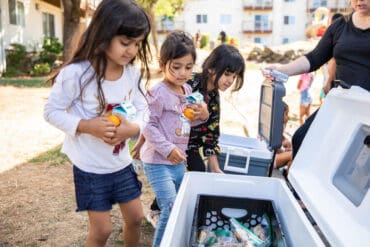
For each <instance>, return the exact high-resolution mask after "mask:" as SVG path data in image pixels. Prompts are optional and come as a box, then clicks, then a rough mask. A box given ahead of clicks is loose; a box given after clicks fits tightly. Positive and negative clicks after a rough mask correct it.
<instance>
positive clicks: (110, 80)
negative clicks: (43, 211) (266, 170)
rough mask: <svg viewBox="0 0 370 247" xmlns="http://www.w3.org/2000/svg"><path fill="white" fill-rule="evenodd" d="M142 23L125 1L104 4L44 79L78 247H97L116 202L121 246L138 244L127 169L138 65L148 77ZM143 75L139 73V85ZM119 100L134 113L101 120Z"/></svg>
mask: <svg viewBox="0 0 370 247" xmlns="http://www.w3.org/2000/svg"><path fill="white" fill-rule="evenodd" d="M149 33H150V21H149V18H148V16H147V15H146V13H145V11H144V10H143V9H142V8H141V7H140V6H139V5H138V4H136V3H135V2H134V1H131V0H105V1H102V2H101V3H100V4H99V6H98V8H97V9H96V11H95V13H94V16H93V18H92V20H91V23H90V25H89V26H88V28H87V30H86V31H85V32H84V34H83V35H82V37H81V40H80V42H79V45H78V48H77V51H76V52H75V53H74V55H73V57H72V60H71V61H70V62H69V63H68V64H67V65H66V66H65V67H64V68H62V69H61V70H60V72H59V73H58V74H57V75H56V76H54V77H53V78H52V82H53V83H54V84H53V87H52V89H51V92H50V95H49V98H48V101H47V103H46V105H45V109H44V117H45V119H46V120H47V121H48V122H49V123H51V124H52V125H54V126H55V127H57V128H59V129H61V130H62V131H64V132H65V133H66V137H65V139H64V143H63V147H62V152H63V153H65V154H66V155H67V156H68V158H69V159H70V160H71V163H72V164H73V176H74V183H75V192H76V201H77V211H87V215H88V219H89V230H88V235H87V238H86V242H85V246H87V247H89V246H105V244H106V242H107V239H108V237H109V235H110V233H111V231H112V223H111V219H110V211H111V209H112V205H113V204H116V203H118V205H119V208H120V211H121V214H122V218H123V221H124V224H123V240H124V242H125V246H138V243H139V239H140V226H141V222H142V219H143V217H144V214H143V209H142V204H141V200H140V195H141V182H140V181H139V180H138V178H137V175H136V173H135V171H134V168H133V166H132V158H131V156H130V154H129V150H128V139H129V138H132V137H136V136H137V135H139V133H140V129H141V128H143V127H144V124H145V121H144V120H145V119H144V116H145V112H146V111H147V107H148V106H147V102H146V99H145V96H144V93H143V91H142V89H141V88H142V87H141V86H140V81H141V78H142V73H140V70H139V69H138V68H137V67H136V66H135V65H134V64H133V62H134V60H135V59H138V60H139V61H141V63H142V66H141V68H142V69H143V70H144V71H146V72H148V71H149V69H148V55H149V54H150V50H149V44H148V35H149ZM148 80H149V73H147V82H148ZM122 102H127V103H131V104H132V105H133V106H134V107H135V108H136V117H135V118H134V119H133V120H132V121H129V120H128V119H126V118H124V117H120V119H119V122H121V123H120V124H119V123H118V124H117V126H116V125H115V124H114V123H112V122H111V121H110V120H109V118H108V115H109V113H110V111H111V109H112V108H113V107H114V106H116V105H119V104H120V103H122ZM116 145H119V149H118V150H117V152H115V148H114V147H115V146H116Z"/></svg>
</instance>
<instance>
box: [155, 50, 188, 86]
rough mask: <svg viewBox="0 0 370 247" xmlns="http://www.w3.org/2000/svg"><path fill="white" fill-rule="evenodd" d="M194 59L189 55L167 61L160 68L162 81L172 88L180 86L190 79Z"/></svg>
mask: <svg viewBox="0 0 370 247" xmlns="http://www.w3.org/2000/svg"><path fill="white" fill-rule="evenodd" d="M193 67H194V59H193V57H192V56H191V54H187V55H185V56H183V57H180V58H177V59H173V60H171V61H168V62H167V63H166V64H165V65H163V66H162V71H163V72H164V81H165V82H167V83H169V84H171V85H173V86H182V85H184V83H185V82H187V81H188V80H189V79H190V78H191V74H192V72H193Z"/></svg>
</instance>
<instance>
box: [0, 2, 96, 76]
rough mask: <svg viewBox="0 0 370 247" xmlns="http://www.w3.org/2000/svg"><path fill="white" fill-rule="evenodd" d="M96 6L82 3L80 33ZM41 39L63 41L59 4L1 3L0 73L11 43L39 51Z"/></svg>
mask: <svg viewBox="0 0 370 247" xmlns="http://www.w3.org/2000/svg"><path fill="white" fill-rule="evenodd" d="M99 2H100V0H81V5H80V7H81V10H82V16H81V29H84V28H85V27H86V25H87V23H88V20H89V18H90V17H91V15H92V13H93V10H94V9H95V8H96V6H97V5H98V3H99ZM44 37H57V38H58V39H59V40H60V41H62V40H63V6H62V1H61V0H0V73H1V72H2V71H4V70H5V66H6V61H5V56H6V54H5V53H6V49H7V48H8V47H9V45H10V44H11V43H20V44H23V45H25V46H26V48H27V50H28V51H33V50H37V51H38V50H40V49H41V48H42V43H43V39H44Z"/></svg>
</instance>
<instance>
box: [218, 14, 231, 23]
mask: <svg viewBox="0 0 370 247" xmlns="http://www.w3.org/2000/svg"><path fill="white" fill-rule="evenodd" d="M220 23H221V24H224V25H228V24H231V15H221V16H220Z"/></svg>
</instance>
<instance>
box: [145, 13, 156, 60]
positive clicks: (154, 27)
mask: <svg viewBox="0 0 370 247" xmlns="http://www.w3.org/2000/svg"><path fill="white" fill-rule="evenodd" d="M147 13H148V16H149V18H150V21H151V23H152V30H151V33H152V39H153V45H154V49H155V54H156V55H158V38H157V23H156V21H155V16H154V12H153V7H151V8H149V9H148V10H147Z"/></svg>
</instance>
